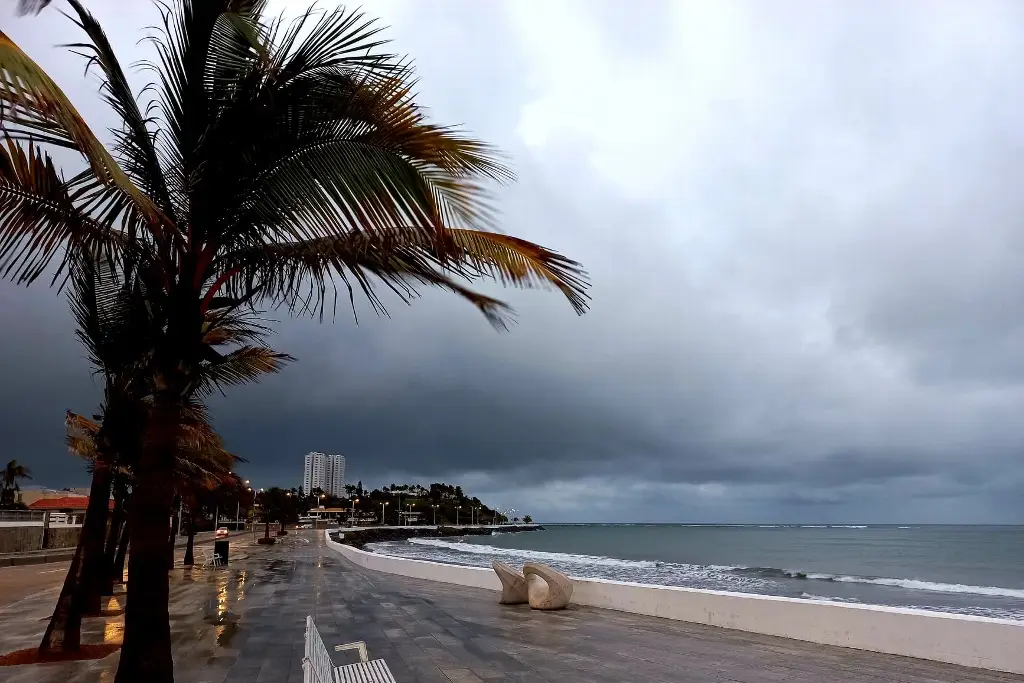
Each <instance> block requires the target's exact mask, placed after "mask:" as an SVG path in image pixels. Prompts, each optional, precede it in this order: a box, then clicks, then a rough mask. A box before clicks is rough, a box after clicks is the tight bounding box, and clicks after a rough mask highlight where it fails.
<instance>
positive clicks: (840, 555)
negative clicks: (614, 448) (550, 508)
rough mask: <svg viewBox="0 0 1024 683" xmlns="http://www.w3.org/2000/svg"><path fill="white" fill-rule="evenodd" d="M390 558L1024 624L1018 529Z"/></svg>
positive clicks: (470, 541) (542, 546) (761, 529)
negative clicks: (551, 571)
mask: <svg viewBox="0 0 1024 683" xmlns="http://www.w3.org/2000/svg"><path fill="white" fill-rule="evenodd" d="M367 549H368V550H372V551H374V552H378V553H383V554H387V555H396V556H399V557H409V558H416V559H425V560H434V561H437V562H448V563H451V564H459V565H468V566H474V567H489V566H490V564H491V561H492V560H499V561H501V562H505V563H506V564H511V565H516V564H522V563H523V562H527V561H537V562H543V563H545V564H549V565H551V566H552V567H555V568H556V569H559V570H561V571H563V572H565V573H566V574H569V575H570V576H575V577H579V578H602V579H614V580H618V581H632V582H636V583H650V584H658V585H667V586H688V587H692V588H705V589H712V590H725V591H738V592H742V593H757V594H761V595H779V596H785V597H791V598H803V599H809V600H830V601H834V602H846V603H860V604H869V605H891V606H896V607H914V608H918V609H928V610H935V611H941V612H952V613H956V614H969V615H976V616H986V617H998V618H1003V619H1016V620H1024V526H930V525H925V526H921V525H874V524H872V525H866V524H804V525H781V524H780V525H774V524H761V525H679V524H564V525H559V524H554V525H545V530H544V531H533V532H523V533H516V534H512V533H495V534H493V535H491V536H466V537H461V538H458V537H456V538H445V539H432V538H416V539H411V540H409V541H398V542H388V543H377V544H372V545H370V546H368V547H367Z"/></svg>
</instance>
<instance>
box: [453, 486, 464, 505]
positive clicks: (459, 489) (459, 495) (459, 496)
mask: <svg viewBox="0 0 1024 683" xmlns="http://www.w3.org/2000/svg"><path fill="white" fill-rule="evenodd" d="M463 498H465V496H464V495H463V494H462V487H461V486H456V487H455V500H457V501H462V499H463Z"/></svg>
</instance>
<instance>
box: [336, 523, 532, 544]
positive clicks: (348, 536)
mask: <svg viewBox="0 0 1024 683" xmlns="http://www.w3.org/2000/svg"><path fill="white" fill-rule="evenodd" d="M524 531H544V527H543V526H541V525H540V524H502V525H497V526H491V525H486V526H477V525H471V526H386V527H380V526H377V527H349V528H342V529H338V530H328V534H336V535H337V536H338V539H337V540H336V542H338V543H343V544H345V545H350V546H352V547H353V548H358V549H360V550H362V549H363V548H364V547H365V546H366V545H368V544H371V543H387V542H389V541H407V540H409V539H410V538H450V537H456V536H490V535H492V534H493V533H494V532H498V533H503V534H505V533H508V534H512V533H521V532H524ZM332 540H334V539H332Z"/></svg>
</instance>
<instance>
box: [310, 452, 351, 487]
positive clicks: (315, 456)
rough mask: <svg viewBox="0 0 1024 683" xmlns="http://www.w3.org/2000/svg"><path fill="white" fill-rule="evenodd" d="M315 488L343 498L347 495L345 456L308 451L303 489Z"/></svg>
mask: <svg viewBox="0 0 1024 683" xmlns="http://www.w3.org/2000/svg"><path fill="white" fill-rule="evenodd" d="M313 489H321V490H323V492H324V493H326V494H328V495H331V496H336V497H338V498H341V497H342V496H344V495H345V456H344V455H328V454H327V453H317V452H313V453H307V454H306V462H305V466H304V467H303V470H302V490H303V491H305V492H306V493H307V494H308V493H309V492H310V491H312V490H313Z"/></svg>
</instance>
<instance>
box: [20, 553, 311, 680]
mask: <svg viewBox="0 0 1024 683" xmlns="http://www.w3.org/2000/svg"><path fill="white" fill-rule="evenodd" d="M296 542H299V543H301V538H300V537H295V538H294V539H293V540H292V543H296ZM306 543H307V544H308V540H306ZM282 545H287V542H285V543H283V544H282ZM243 548H244V546H243ZM281 550H282V548H280V547H278V548H277V549H276V551H275V550H274V548H273V547H271V548H267V549H264V548H262V547H260V548H257V549H251V548H244V552H238V553H235V554H234V555H232V558H231V564H230V565H229V566H228V567H224V568H220V569H211V568H207V569H203V568H200V567H193V568H191V569H189V568H178V569H176V570H175V571H172V572H171V573H170V574H169V577H170V591H171V604H170V610H169V612H170V618H171V630H172V634H171V641H172V647H173V648H174V660H175V681H176V682H177V683H199V682H200V681H205V682H210V681H223V678H224V675H225V674H226V671H227V669H228V668H229V667H230V666H231V665H232V664H233V663H234V662H235V660H236V658H237V656H238V651H237V650H236V649H232V647H233V646H235V647H237V643H236V639H237V637H238V636H239V634H241V633H244V632H245V627H244V612H243V609H242V607H241V605H244V604H245V603H246V602H251V595H252V590H253V589H254V588H255V587H256V586H258V585H261V584H271V583H280V582H281V581H286V580H287V579H286V574H287V565H288V563H287V561H285V560H282V559H281V556H280V551H281ZM271 551H272V552H271ZM180 559H181V558H180V557H179V558H178V560H179V562H180ZM55 597H56V594H55V593H54V592H53V591H48V592H46V593H44V594H38V595H32V596H28V597H26V598H25V599H22V600H20V601H18V602H16V603H13V604H11V605H9V606H7V607H5V608H3V609H0V621H2V623H3V624H4V628H3V629H0V652H10V651H12V650H18V649H22V648H26V647H34V646H35V645H37V644H38V643H39V640H40V639H41V638H42V633H43V631H44V630H45V628H46V625H47V623H48V621H49V616H50V612H51V611H52V609H53V600H54V599H55ZM247 598H250V599H249V600H248V601H247ZM124 600H125V596H124V593H123V592H119V593H118V594H117V595H115V596H114V597H111V598H110V599H109V600H108V601H107V602H105V603H104V604H103V614H104V616H101V617H93V618H86V619H85V620H84V621H83V624H82V642H83V643H121V642H123V640H124V616H123V604H124ZM117 660H118V654H116V653H115V654H113V655H110V656H108V657H106V658H104V659H102V660H99V661H92V662H68V663H61V664H47V665H42V666H39V665H36V666H22V667H9V668H5V669H2V670H0V682H3V683H8V682H10V683H87V682H88V683H93V682H95V681H104V682H107V683H113V680H114V673H115V672H116V670H117ZM218 672H219V673H218ZM252 680H253V681H255V676H253V677H252Z"/></svg>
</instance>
